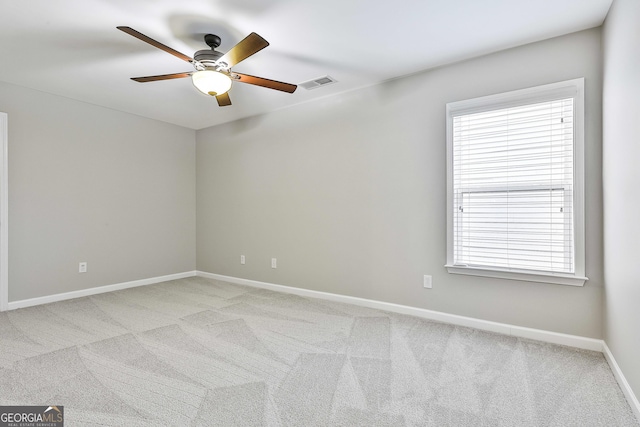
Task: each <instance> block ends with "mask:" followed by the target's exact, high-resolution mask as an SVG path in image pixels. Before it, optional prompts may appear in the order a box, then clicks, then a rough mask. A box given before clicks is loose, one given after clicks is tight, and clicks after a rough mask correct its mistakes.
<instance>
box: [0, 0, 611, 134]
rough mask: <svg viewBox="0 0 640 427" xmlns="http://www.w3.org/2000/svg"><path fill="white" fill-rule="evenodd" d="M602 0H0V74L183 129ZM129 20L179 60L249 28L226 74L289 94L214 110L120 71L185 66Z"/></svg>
mask: <svg viewBox="0 0 640 427" xmlns="http://www.w3.org/2000/svg"><path fill="white" fill-rule="evenodd" d="M611 2H612V0H394V1H393V2H392V1H383V0H323V1H311V0H233V1H228V0H227V1H225V0H179V1H176V0H55V1H53V0H23V1H20V0H0V81H5V82H9V83H13V84H17V85H21V86H25V87H28V88H32V89H37V90H40V91H44V92H48V93H52V94H57V95H62V96H65V97H69V98H73V99H77V100H80V101H84V102H88V103H91V104H96V105H101V106H104V107H108V108H112V109H116V110H120V111H126V112H129V113H133V114H137V115H140V116H144V117H149V118H153V119H157V120H162V121H165V122H169V123H174V124H177V125H181V126H185V127H188V128H192V129H201V128H204V127H208V126H213V125H216V124H220V123H224V122H228V121H232V120H236V119H239V118H242V117H248V116H252V115H256V114H260V113H265V112H268V111H273V110H276V109H280V108H283V107H287V106H291V105H295V104H298V103H301V102H305V101H308V100H310V99H313V98H318V97H322V96H327V95H330V94H334V93H338V92H344V91H348V90H352V89H354V88H357V87H362V86H368V85H372V84H376V83H379V82H382V81H385V80H389V79H393V78H395V77H399V76H404V75H407V74H412V73H416V72H419V71H422V70H425V69H428V68H432V67H435V66H439V65H443V64H446V63H450V62H454V61H459V60H462V59H466V58H470V57H474V56H478V55H482V54H486V53H489V52H494V51H498V50H502V49H505V48H509V47H514V46H518V45H522V44H526V43H530V42H534V41H538V40H543V39H547V38H551V37H555V36H559V35H562V34H567V33H571V32H574V31H580V30H583V29H587V28H591V27H595V26H599V25H601V24H602V22H603V20H604V18H605V16H606V14H607V11H608V10H609V7H610V6H611ZM119 25H125V26H130V27H132V28H134V29H136V30H138V31H140V32H141V33H144V34H146V35H147V36H149V37H151V38H153V39H155V40H157V41H159V42H161V43H164V44H166V45H168V46H170V47H172V48H174V49H176V50H178V51H180V52H182V53H184V54H186V55H188V56H193V53H194V52H195V51H196V50H200V49H205V48H207V46H206V45H205V44H204V41H203V39H202V37H203V35H204V34H206V33H213V34H217V35H219V36H220V37H221V38H222V45H221V46H220V48H219V49H218V50H220V51H221V52H226V51H227V50H228V49H230V48H231V47H232V46H233V45H235V44H236V43H237V42H238V41H240V40H241V39H242V38H244V37H245V36H246V35H248V34H249V33H250V32H252V31H253V32H256V33H258V34H260V35H261V36H262V37H264V38H265V39H267V40H268V41H269V42H270V44H271V45H270V46H269V47H267V48H266V49H264V50H263V51H261V52H259V53H257V54H256V55H254V56H252V57H250V58H248V59H246V60H245V61H244V62H242V63H240V64H238V65H236V66H235V67H234V70H235V71H238V72H241V73H246V74H251V75H256V76H261V77H266V78H270V79H274V80H280V81H284V82H288V83H294V84H298V83H301V82H303V81H306V80H310V79H313V78H317V77H321V76H324V75H330V76H332V77H333V78H335V79H336V80H338V82H339V83H336V84H333V85H330V86H326V87H321V88H318V89H315V90H310V91H308V90H306V89H304V88H298V90H297V91H296V92H295V93H294V94H287V93H282V92H278V91H274V90H269V89H265V88H262V87H257V86H252V85H247V84H242V83H235V84H234V86H233V88H232V89H231V92H230V96H231V99H232V102H233V105H232V106H230V107H218V105H217V103H216V100H215V99H213V98H211V97H208V96H206V95H202V94H200V93H199V92H198V91H197V90H196V89H195V88H194V87H193V86H192V84H191V81H190V79H188V78H186V79H177V80H167V81H160V82H151V83H136V82H133V81H132V80H130V79H129V78H130V77H138V76H146V75H157V74H166V73H174V72H181V71H191V69H192V68H191V66H190V65H189V64H188V63H186V62H184V61H181V60H179V59H177V58H175V57H174V56H171V55H169V54H168V53H165V52H163V51H161V50H158V49H155V48H153V47H152V46H150V45H148V44H146V43H143V42H142V41H140V40H138V39H135V38H134V37H131V36H130V35H127V34H125V33H123V32H121V31H118V30H117V29H116V26H119Z"/></svg>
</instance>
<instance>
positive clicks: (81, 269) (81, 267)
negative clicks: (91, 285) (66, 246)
mask: <svg viewBox="0 0 640 427" xmlns="http://www.w3.org/2000/svg"><path fill="white" fill-rule="evenodd" d="M86 272H87V263H86V262H81V263H80V264H78V273H86Z"/></svg>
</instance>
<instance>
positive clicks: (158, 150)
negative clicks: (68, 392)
mask: <svg viewBox="0 0 640 427" xmlns="http://www.w3.org/2000/svg"><path fill="white" fill-rule="evenodd" d="M0 111H3V112H6V113H8V115H9V301H10V302H11V301H18V300H23V299H29V298H35V297H40V296H46V295H52V294H57V293H63V292H69V291H76V290H82V289H87V288H92V287H96V286H102V285H111V284H116V283H121V282H126V281H131V280H137V279H146V278H150V277H156V276H162V275H167V274H172V273H181V272H185V271H192V270H193V269H194V267H195V171H194V164H195V132H194V131H193V130H188V129H184V128H180V127H178V126H174V125H169V124H166V123H161V122H157V121H153V120H149V119H145V118H141V117H138V116H133V115H131V114H126V113H120V112H116V111H113V110H109V109H106V108H102V107H97V106H93V105H89V104H85V103H81V102H77V101H73V100H70V99H67V98H63V97H59V96H54V95H49V94H45V93H42V92H37V91H33V90H29V89H25V88H21V87H18V86H14V85H10V84H6V83H0ZM80 261H86V262H88V267H89V271H88V272H87V273H86V274H79V273H78V263H79V262H80Z"/></svg>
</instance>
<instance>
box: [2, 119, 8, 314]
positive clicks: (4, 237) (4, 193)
mask: <svg viewBox="0 0 640 427" xmlns="http://www.w3.org/2000/svg"><path fill="white" fill-rule="evenodd" d="M8 126H9V124H8V116H7V114H6V113H0V150H1V151H0V311H5V310H6V309H7V304H8V303H9V205H8V204H9V182H8V179H9V158H8V154H9V150H8V144H9V130H8V129H9V127H8Z"/></svg>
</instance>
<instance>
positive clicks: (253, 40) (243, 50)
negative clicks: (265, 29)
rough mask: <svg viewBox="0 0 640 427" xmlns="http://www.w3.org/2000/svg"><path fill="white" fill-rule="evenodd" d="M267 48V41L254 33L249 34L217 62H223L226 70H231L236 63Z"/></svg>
mask: <svg viewBox="0 0 640 427" xmlns="http://www.w3.org/2000/svg"><path fill="white" fill-rule="evenodd" d="M267 46H269V42H268V41H266V40H265V39H263V38H262V37H260V36H259V35H257V34H256V33H251V34H249V35H248V36H247V37H245V38H244V39H242V40H240V43H238V44H237V45H235V46H234V47H232V48H231V50H230V51H229V52H227V53H225V54H224V55H222V57H221V58H220V59H219V60H218V62H225V63H226V64H227V66H228V68H231V67H233V66H234V65H236V64H237V63H238V62H240V61H244V60H245V59H247V58H248V57H250V56H251V55H253V54H254V53H256V52H259V51H261V50H262V49H264V48H265V47H267Z"/></svg>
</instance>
